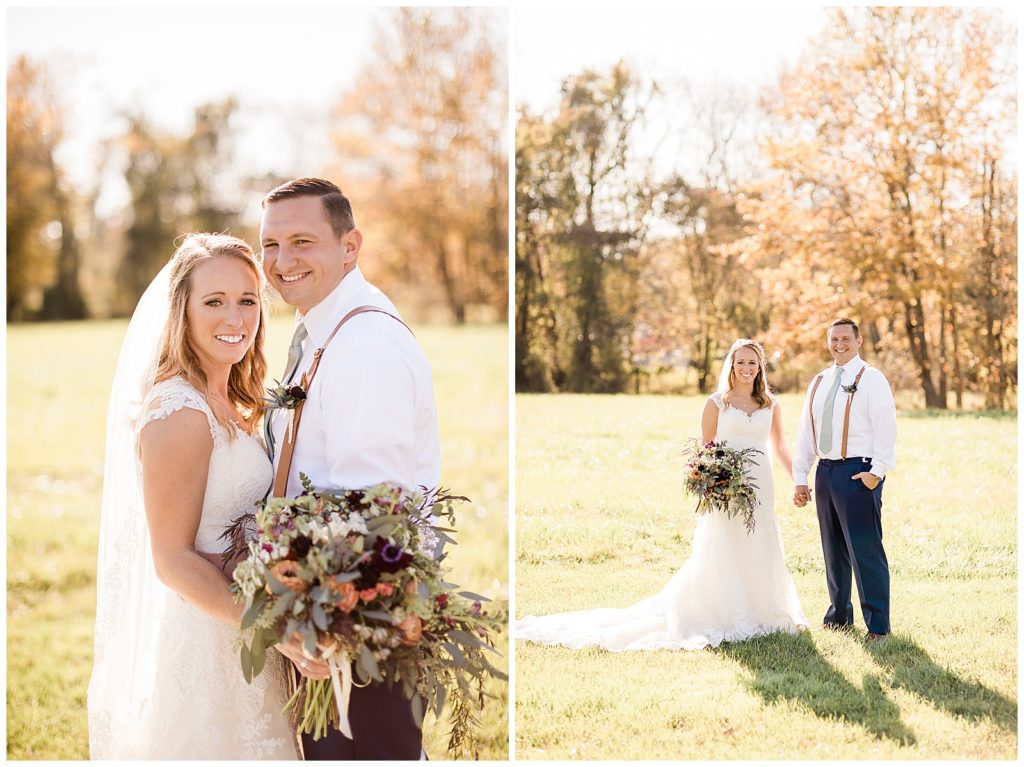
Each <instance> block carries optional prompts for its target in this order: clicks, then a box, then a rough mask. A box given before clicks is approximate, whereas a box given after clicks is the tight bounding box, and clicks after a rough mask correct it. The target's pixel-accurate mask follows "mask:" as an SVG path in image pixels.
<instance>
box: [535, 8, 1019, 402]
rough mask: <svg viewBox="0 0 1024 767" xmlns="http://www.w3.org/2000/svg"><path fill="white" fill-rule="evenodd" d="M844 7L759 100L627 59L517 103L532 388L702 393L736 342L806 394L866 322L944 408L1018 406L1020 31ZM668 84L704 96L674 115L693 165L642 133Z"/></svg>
mask: <svg viewBox="0 0 1024 767" xmlns="http://www.w3.org/2000/svg"><path fill="white" fill-rule="evenodd" d="M829 13H830V17H829V21H828V23H826V25H825V27H824V29H823V31H822V32H821V33H820V34H819V35H818V36H817V37H816V38H815V39H813V40H811V41H810V42H809V43H808V45H807V47H806V50H805V51H804V52H803V53H802V55H801V57H800V58H799V60H798V62H797V63H796V64H795V65H794V66H792V67H791V68H789V69H787V70H786V71H784V72H782V73H781V74H780V75H779V77H778V79H777V81H776V82H775V83H774V85H773V86H772V87H770V88H767V89H765V90H764V91H763V92H762V93H760V94H759V98H758V99H757V101H756V102H754V101H753V100H752V99H750V98H747V97H745V96H744V95H743V94H742V93H739V92H738V91H735V90H730V89H728V88H718V89H716V90H714V91H711V92H709V93H695V92H694V90H693V89H687V90H685V91H681V90H680V89H675V90H671V89H666V88H664V87H661V86H659V85H658V84H656V83H653V82H650V81H648V80H646V79H645V78H643V77H642V76H641V75H639V74H638V73H636V72H634V71H632V70H631V69H630V67H629V66H628V65H626V64H625V63H619V64H618V65H616V66H614V67H612V68H611V69H610V70H609V71H604V72H595V71H589V70H588V71H584V72H580V73H578V74H576V75H574V76H571V77H569V78H567V79H566V80H565V81H564V82H563V85H562V90H561V96H560V100H559V104H558V106H557V108H556V109H555V110H553V111H552V112H550V113H534V112H532V111H531V110H530V109H529V108H527V107H521V108H520V109H519V115H518V126H517V131H516V187H515V188H516V208H515V217H516V230H515V231H516V240H515V249H516V252H515V263H516V317H515V338H516V354H515V368H516V369H515V379H516V387H517V390H518V391H577V392H619V391H638V390H641V389H643V388H645V387H646V388H650V389H652V390H654V389H657V388H658V386H659V385H658V382H659V381H662V380H663V381H666V382H669V383H666V384H664V385H663V386H662V388H675V389H677V390H694V389H696V390H698V391H701V392H707V391H709V389H710V388H711V387H713V386H714V384H715V382H716V381H717V372H718V366H719V365H720V360H721V358H722V356H723V355H724V353H725V351H726V349H727V347H728V345H729V344H730V343H731V341H732V340H733V339H734V338H736V337H753V338H756V339H758V340H761V341H762V342H763V343H764V344H765V345H766V347H767V349H768V352H769V364H770V366H771V370H770V378H771V381H772V382H773V384H774V385H775V386H777V387H778V388H780V389H781V390H787V389H789V390H793V389H802V387H803V385H804V384H805V382H806V380H807V379H808V377H809V375H810V374H811V373H813V372H814V371H816V370H817V369H820V368H821V367H824V365H825V363H826V362H827V356H826V350H825V328H826V326H827V324H828V322H829V321H830V320H832V319H834V318H835V317H838V316H851V317H854V318H855V319H857V320H858V321H859V323H860V326H861V330H862V334H863V335H864V337H865V348H864V354H865V357H866V358H867V359H868V360H869V361H871V362H873V363H874V364H877V365H879V366H880V367H882V369H883V370H885V372H886V373H887V375H889V377H890V380H892V382H893V384H894V386H895V387H896V388H899V389H905V390H912V391H915V392H917V394H918V397H919V399H920V400H921V401H923V403H924V404H925V405H926V406H927V407H935V408H946V407H948V406H950V405H951V404H952V405H954V406H956V407H963V406H964V403H965V395H966V396H967V398H968V399H970V398H971V397H975V398H976V400H977V401H981V402H983V404H984V406H986V407H989V408H1005V407H1007V406H1008V405H1009V404H1010V403H1011V402H1012V393H1013V392H1014V391H1015V387H1016V383H1017V382H1016V366H1017V312H1016V306H1017V285H1016V263H1017V251H1016V242H1017V237H1016V227H1017V210H1016V191H1017V176H1016V168H1015V164H1014V162H1013V161H1012V157H1011V156H1010V155H1009V152H1010V151H1011V150H1010V146H1011V143H1012V140H1013V136H1014V134H1015V130H1016V124H1015V116H1016V92H1015V76H1016V73H1015V71H1014V67H1015V54H1016V52H1015V47H1014V46H1015V39H1016V38H1015V29H1013V28H1011V26H1010V23H1009V22H1008V21H1007V20H1006V19H1005V18H1004V17H1002V16H1000V15H998V14H994V13H991V12H987V11H984V10H980V9H955V8H864V9H833V10H831V11H830V12H829ZM669 99H675V100H677V101H688V103H689V104H690V112H691V115H690V118H689V119H688V120H687V121H686V124H684V125H680V126H671V130H672V131H675V132H677V133H678V134H679V137H680V139H681V141H680V143H681V145H683V146H684V147H686V149H687V151H688V153H689V156H690V157H691V158H692V162H691V166H692V167H690V168H689V169H687V171H686V172H681V171H672V172H668V173H666V172H665V171H663V170H662V169H661V168H660V167H659V166H658V164H656V163H655V162H654V161H653V160H652V156H651V154H650V153H649V152H648V153H647V154H644V153H642V152H641V151H639V150H638V148H637V143H638V142H637V136H638V135H640V133H641V132H642V131H643V130H644V127H645V119H646V118H649V117H650V116H651V115H652V114H654V113H655V112H656V110H655V109H654V107H655V106H656V105H657V104H658V102H659V100H661V102H662V103H663V102H664V101H665V100H669ZM744 125H746V126H753V130H754V132H755V133H756V137H757V140H756V150H757V151H756V153H755V155H754V156H753V157H752V158H751V157H749V156H748V153H747V151H746V150H747V148H748V146H747V144H748V142H746V141H745V137H744V136H743V135H741V133H742V131H741V128H742V126H744ZM646 127H647V128H649V127H650V126H649V125H647V126H646ZM678 371H683V372H682V374H681V375H680V374H679V372H678ZM673 376H675V377H673Z"/></svg>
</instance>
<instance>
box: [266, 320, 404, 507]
mask: <svg viewBox="0 0 1024 767" xmlns="http://www.w3.org/2000/svg"><path fill="white" fill-rule="evenodd" d="M364 312H379V313H380V314H386V315H387V316H388V317H390V318H391V319H393V320H396V321H397V322H402V320H400V319H399V318H398V317H396V316H395V315H393V314H392V313H391V312H388V311H385V310H384V309H378V308H377V307H376V306H357V307H356V308H355V309H353V310H352V311H350V312H349V313H348V314H346V315H345V316H344V317H342V318H341V322H339V323H338V324H337V325H336V326H335V328H334V330H332V331H331V334H330V335H329V336H327V340H326V341H324V345H323V346H321V347H320V348H319V349H317V350H316V351H315V352H313V364H312V365H310V368H309V370H307V371H306V372H305V373H303V374H302V381H301V382H300V384H299V385H300V386H301V387H302V390H303V391H304V392H306V393H307V394H308V393H309V387H310V386H311V385H312V383H313V376H315V375H316V371H317V368H318V367H319V366H320V358H321V357H322V356H323V354H324V349H326V348H327V344H329V343H330V342H331V339H333V338H334V336H335V335H336V334H337V332H338V331H339V330H341V326H342V325H344V324H345V323H346V322H348V321H349V320H350V319H352V318H353V317H355V316H356V315H357V314H363V313H364ZM402 325H404V326H405V329H406V330H408V331H409V332H410V333H412V329H411V328H409V326H408V325H406V324H405V323H404V322H402ZM305 404H306V400H304V399H301V400H299V402H298V403H297V404H296V405H295V410H294V411H293V412H292V419H291V423H290V424H288V426H287V427H286V429H285V434H284V441H283V442H282V443H281V458H280V460H279V461H278V463H277V474H276V475H275V476H274V489H273V492H272V493H271V497H272V498H281V497H283V496H284V493H285V491H286V490H287V488H288V473H289V472H290V471H291V468H292V453H294V452H295V440H296V438H297V437H298V434H299V420H300V419H301V418H302V406H303V405H305Z"/></svg>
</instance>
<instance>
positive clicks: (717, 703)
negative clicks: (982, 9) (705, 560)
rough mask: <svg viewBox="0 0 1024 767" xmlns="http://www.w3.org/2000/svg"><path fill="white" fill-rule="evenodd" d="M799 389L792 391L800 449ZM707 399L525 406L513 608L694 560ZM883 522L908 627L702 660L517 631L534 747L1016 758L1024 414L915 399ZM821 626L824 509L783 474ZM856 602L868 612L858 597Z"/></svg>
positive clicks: (712, 754) (525, 734)
mask: <svg viewBox="0 0 1024 767" xmlns="http://www.w3.org/2000/svg"><path fill="white" fill-rule="evenodd" d="M801 401H802V397H801V396H800V395H786V396H783V397H782V407H783V413H784V420H785V433H786V436H787V440H788V441H789V443H790V444H792V442H793V439H794V435H795V433H796V423H797V416H798V409H799V408H800V406H801ZM703 405H704V399H703V398H702V397H678V396H671V397H670V396H664V397H656V396H636V397H629V396H617V397H616V396H577V395H554V396H551V395H519V396H517V398H516V427H517V428H516V507H517V508H516V557H517V561H516V580H515V590H516V599H515V610H516V614H517V616H518V617H521V616H524V615H528V614H535V615H536V614H546V613H551V612H559V611H565V610H577V609H585V608H592V607H601V606H609V607H625V606H627V605H629V604H631V603H633V602H635V601H637V600H639V599H641V598H643V597H646V596H649V595H650V594H652V593H654V592H655V591H657V590H658V589H660V588H661V586H662V585H664V583H665V582H666V581H667V580H668V579H669V577H670V576H671V575H672V573H673V572H675V570H676V569H677V568H678V567H679V566H680V565H681V564H682V563H683V562H684V561H685V560H686V558H687V557H688V556H689V552H690V541H691V536H692V533H693V528H694V524H695V517H694V514H693V508H694V501H693V499H692V498H690V497H687V496H684V495H683V494H682V491H681V487H682V480H683V474H682V459H681V458H680V451H681V449H682V447H683V446H684V443H685V441H686V439H687V438H689V437H691V436H697V435H698V434H699V423H700V413H701V409H702V407H703ZM897 457H898V460H899V468H898V469H897V470H896V471H894V472H893V473H892V474H891V475H890V477H889V479H888V480H887V482H886V488H885V495H884V506H883V510H882V525H883V534H884V543H885V547H886V552H887V554H888V558H889V563H890V567H891V574H892V625H893V635H892V637H891V638H890V639H889V640H888V641H886V642H885V643H882V644H881V645H872V646H865V645H864V644H863V643H862V642H861V639H860V637H861V635H862V634H863V630H864V626H863V621H862V619H861V618H860V615H859V611H858V614H857V629H858V630H857V632H856V633H851V634H843V633H837V632H830V631H822V630H820V629H819V630H814V631H811V632H804V633H802V634H800V635H797V636H789V635H775V636H770V637H765V638H760V639H756V640H752V641H749V642H743V643H737V644H734V645H723V646H722V647H720V648H719V649H717V650H704V651H699V652H687V651H683V650H678V651H667V650H662V651H657V652H627V653H609V652H606V651H604V650H597V649H589V650H582V651H574V650H569V649H566V648H559V647H548V646H539V645H535V644H530V643H524V642H517V643H516V648H515V652H516V687H515V690H516V741H517V742H516V755H517V758H519V759H850V760H853V759H856V760H864V759H866V760H872V759H1015V758H1016V756H1017V567H1016V562H1017V553H1016V552H1017V550H1016V538H1017V533H1016V531H1017V523H1016V507H1017V503H1016V486H1017V481H1016V461H1017V441H1016V417H1015V414H1009V415H946V414H934V413H923V412H916V413H914V412H907V413H902V414H901V415H900V416H899V438H898V443H897ZM775 483H776V504H775V510H776V514H777V515H778V517H779V519H780V523H781V526H782V532H783V536H784V540H785V549H786V562H787V563H788V565H789V568H790V571H791V572H792V574H793V577H794V579H795V581H796V587H797V590H798V592H799V594H800V598H801V602H802V604H803V608H804V611H805V613H806V614H807V617H808V620H809V621H810V622H811V624H812V625H813V626H817V625H820V622H821V617H822V616H823V615H824V613H825V610H826V608H827V607H828V596H827V591H826V587H825V575H824V566H823V563H822V558H821V544H820V539H819V535H818V528H817V520H816V517H815V512H814V509H813V507H812V506H807V507H805V508H804V509H797V508H795V507H794V506H793V505H792V503H791V502H790V498H791V493H792V485H791V482H790V480H789V478H788V477H787V476H785V475H784V472H783V471H782V470H781V469H779V468H777V470H776V474H775ZM854 606H855V608H857V596H856V590H855V593H854Z"/></svg>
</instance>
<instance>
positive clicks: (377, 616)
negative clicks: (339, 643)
mask: <svg viewBox="0 0 1024 767" xmlns="http://www.w3.org/2000/svg"><path fill="white" fill-rule="evenodd" d="M362 615H363V617H364V618H373V619H374V620H378V621H384V622H385V623H386V624H388V625H389V626H390V625H391V613H386V612H384V611H383V610H363V612H362Z"/></svg>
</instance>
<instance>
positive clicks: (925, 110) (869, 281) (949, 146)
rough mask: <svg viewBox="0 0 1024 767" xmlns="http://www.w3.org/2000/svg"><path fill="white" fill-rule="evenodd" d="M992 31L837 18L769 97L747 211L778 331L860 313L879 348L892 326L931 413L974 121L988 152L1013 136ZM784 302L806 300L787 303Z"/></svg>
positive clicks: (960, 15)
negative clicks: (754, 223)
mask: <svg viewBox="0 0 1024 767" xmlns="http://www.w3.org/2000/svg"><path fill="white" fill-rule="evenodd" d="M990 21H991V18H990V16H988V15H986V14H984V13H983V12H981V11H976V10H970V11H968V10H964V9H942V8H869V9H857V10H852V11H845V10H836V11H833V13H832V23H830V24H829V25H827V27H826V29H825V31H824V32H823V33H822V34H821V36H820V37H819V39H817V40H816V41H814V43H813V45H812V46H811V47H810V48H809V50H808V52H807V53H806V54H805V55H804V57H803V58H802V59H801V61H800V63H799V64H798V66H797V67H796V68H795V69H794V70H792V71H790V72H787V73H785V74H784V75H783V77H782V78H781V80H780V83H779V86H778V88H777V89H775V91H774V92H773V93H771V94H769V95H768V97H767V98H766V107H767V110H768V113H769V115H770V117H771V118H772V119H771V121H770V123H769V124H768V133H767V138H766V140H765V150H766V153H767V156H768V159H769V162H770V164H771V167H772V169H773V170H774V171H775V173H774V174H773V175H772V176H771V177H770V179H769V181H768V182H767V183H765V184H764V185H763V186H761V187H760V188H759V189H757V190H756V193H755V194H753V195H751V196H750V198H748V202H749V205H748V206H747V208H746V209H747V210H748V211H749V212H752V213H753V214H754V215H755V217H756V218H757V220H758V221H759V222H760V223H761V225H762V226H763V227H765V228H768V229H770V231H768V232H765V233H764V234H763V235H759V240H760V241H759V243H758V245H757V248H758V249H759V250H760V252H761V254H762V256H764V257H768V256H770V254H772V253H773V252H775V253H777V252H779V251H781V253H782V254H783V257H782V258H781V259H775V263H774V264H773V265H771V266H770V267H769V268H767V269H766V270H765V272H764V276H765V278H766V279H767V280H768V281H769V282H772V283H774V284H775V285H776V286H778V291H777V293H776V296H775V298H776V301H777V303H778V305H779V307H780V308H782V309H783V314H784V315H785V316H786V317H787V321H786V323H785V324H786V325H787V326H788V327H789V328H793V327H797V328H803V329H804V330H805V331H809V330H810V329H811V328H814V327H820V326H821V324H822V322H823V320H824V319H826V317H825V316H822V315H823V314H824V312H823V311H821V309H824V310H826V311H828V310H831V308H832V307H835V311H839V312H842V313H851V312H859V313H861V315H862V316H864V317H867V318H869V319H868V321H867V322H865V323H864V324H865V325H866V326H867V331H868V334H869V338H870V339H872V340H874V339H877V340H878V341H879V342H880V344H882V346H883V351H884V350H885V349H886V348H891V344H892V343H894V342H895V341H896V339H895V338H892V339H891V340H890V335H891V334H889V333H888V327H887V326H888V324H889V323H890V321H891V320H892V319H895V318H898V320H897V321H896V323H895V328H894V329H895V330H896V332H897V334H898V335H899V336H900V337H901V339H900V340H901V344H902V346H903V348H905V349H906V351H907V352H908V353H909V356H910V359H911V360H912V362H913V365H914V367H915V368H916V376H917V381H918V385H919V386H920V389H921V391H922V393H923V395H924V399H925V403H926V405H927V406H929V407H939V408H943V407H946V394H945V392H946V385H945V383H944V377H945V376H946V375H947V374H948V371H949V368H950V365H949V361H948V360H947V359H945V358H946V357H947V356H953V357H955V356H956V354H958V353H959V351H956V352H953V353H952V354H951V352H950V351H949V350H947V349H946V337H947V328H949V327H950V325H952V326H953V328H954V330H955V329H956V327H957V323H956V322H954V321H953V319H952V318H953V317H954V316H955V312H956V305H957V303H958V302H963V299H964V298H965V296H964V293H963V290H964V286H965V279H966V277H967V273H966V272H964V271H963V267H964V266H966V265H967V264H969V263H971V261H972V260H973V259H972V258H971V256H970V254H971V252H972V251H973V250H974V249H975V246H974V245H972V244H971V243H970V242H969V241H967V240H964V239H959V238H960V237H963V236H965V235H966V234H967V232H968V231H970V229H971V228H974V229H975V231H977V227H976V226H973V227H972V226H971V225H969V224H968V223H967V222H966V220H965V217H966V216H967V215H969V214H968V210H969V207H970V206H964V204H963V202H962V201H963V200H964V199H965V198H967V199H971V198H974V199H977V184H976V183H975V179H976V178H977V175H978V174H977V169H978V168H979V167H980V166H981V165H983V161H982V160H981V158H979V157H978V156H977V150H978V148H979V147H980V146H981V145H982V142H980V141H979V138H980V137H979V132H978V121H979V119H980V120H981V121H982V122H984V123H985V128H984V130H986V131H988V132H990V134H991V140H990V141H988V142H987V143H986V145H987V146H988V147H989V148H990V151H992V152H997V151H998V150H996V149H995V147H1001V146H1004V145H1005V137H1006V136H1007V135H1008V134H1007V131H1008V130H1010V129H1011V128H1012V120H1009V121H1008V120H1007V119H1005V115H1006V106H1007V103H1008V101H1007V98H1006V94H1005V87H1004V86H1003V84H1001V83H1000V75H999V73H998V72H997V71H996V70H995V69H994V62H995V58H994V56H993V51H994V50H995V49H996V48H997V47H998V45H999V44H1000V39H999V37H1000V33H999V32H998V31H997V30H998V26H997V25H992V24H991V23H990ZM1004 82H1005V80H1004ZM986 115H992V117H986ZM1000 115H1003V117H1000ZM972 189H973V191H972ZM940 286H942V287H940ZM1004 288H1005V286H1004V285H1001V286H1000V289H1001V290H1002V289H1004ZM785 294H788V295H790V296H792V295H800V296H801V300H800V301H799V302H795V304H793V305H790V306H789V307H787V306H786V304H785V303H784V299H783V296H784V295H785ZM813 306H817V307H821V309H818V310H817V311H813V312H811V313H808V307H813ZM812 314H814V315H817V316H811V315H812ZM954 346H956V343H954ZM991 354H993V355H995V354H997V350H996V348H995V347H993V348H992V350H991ZM993 364H995V363H993ZM958 365H959V363H955V364H954V365H953V367H957V366H958Z"/></svg>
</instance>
